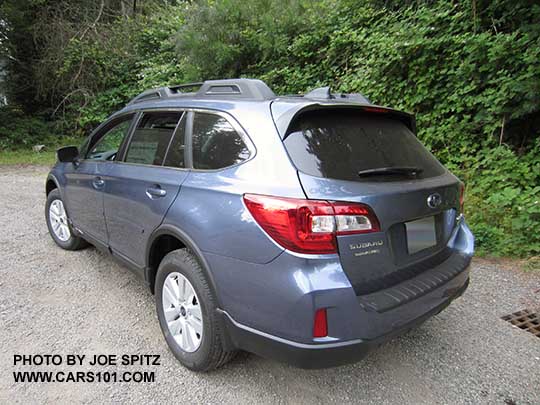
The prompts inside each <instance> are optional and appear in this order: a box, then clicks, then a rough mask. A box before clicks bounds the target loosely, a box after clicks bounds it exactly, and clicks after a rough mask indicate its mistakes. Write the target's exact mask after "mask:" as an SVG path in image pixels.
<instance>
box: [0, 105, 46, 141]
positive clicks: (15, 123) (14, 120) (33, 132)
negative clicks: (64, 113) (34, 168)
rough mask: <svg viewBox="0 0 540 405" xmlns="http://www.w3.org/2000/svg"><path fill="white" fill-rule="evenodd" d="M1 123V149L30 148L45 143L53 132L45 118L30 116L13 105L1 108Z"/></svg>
mask: <svg viewBox="0 0 540 405" xmlns="http://www.w3.org/2000/svg"><path fill="white" fill-rule="evenodd" d="M0 123H2V124H1V125H0V150H14V149H30V148H32V146H34V145H36V144H43V142H44V141H45V140H47V139H50V137H51V136H52V135H51V134H52V133H53V131H52V128H51V125H49V124H47V123H45V122H44V121H43V119H40V118H36V117H29V116H27V115H25V114H24V113H23V112H22V111H20V110H18V109H16V108H11V107H2V108H0Z"/></svg>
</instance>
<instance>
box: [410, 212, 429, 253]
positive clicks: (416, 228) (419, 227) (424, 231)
mask: <svg viewBox="0 0 540 405" xmlns="http://www.w3.org/2000/svg"><path fill="white" fill-rule="evenodd" d="M405 229H406V230H407V249H408V251H409V254H410V255H412V254H413V253H416V252H420V251H421V250H424V249H427V248H430V247H432V246H435V245H436V244H437V236H436V235H435V217H426V218H422V219H417V220H416V221H411V222H405Z"/></svg>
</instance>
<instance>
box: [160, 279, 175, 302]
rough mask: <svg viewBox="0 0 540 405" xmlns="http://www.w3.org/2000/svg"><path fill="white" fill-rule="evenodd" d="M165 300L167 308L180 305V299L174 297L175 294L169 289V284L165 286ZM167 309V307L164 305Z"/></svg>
mask: <svg viewBox="0 0 540 405" xmlns="http://www.w3.org/2000/svg"><path fill="white" fill-rule="evenodd" d="M163 300H164V303H165V302H166V303H167V304H168V305H167V306H171V305H172V306H173V307H176V306H177V305H178V298H177V297H176V296H175V295H174V293H173V292H172V291H171V289H170V288H169V283H167V282H166V283H165V285H164V286H163ZM164 307H165V305H164Z"/></svg>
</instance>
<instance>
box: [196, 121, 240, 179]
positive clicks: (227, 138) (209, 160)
mask: <svg viewBox="0 0 540 405" xmlns="http://www.w3.org/2000/svg"><path fill="white" fill-rule="evenodd" d="M192 142H193V167H194V168H195V169H206V170H212V169H221V168H224V167H228V166H232V165H235V164H237V163H241V162H243V161H244V160H247V159H248V158H249V155H250V152H249V149H248V147H247V146H246V144H245V143H244V141H243V140H242V138H241V136H240V135H239V134H238V133H237V132H236V131H235V129H234V128H233V127H232V125H231V124H230V123H229V122H228V121H227V120H226V119H225V118H223V117H221V116H219V115H216V114H207V113H195V117H194V121H193V141H192Z"/></svg>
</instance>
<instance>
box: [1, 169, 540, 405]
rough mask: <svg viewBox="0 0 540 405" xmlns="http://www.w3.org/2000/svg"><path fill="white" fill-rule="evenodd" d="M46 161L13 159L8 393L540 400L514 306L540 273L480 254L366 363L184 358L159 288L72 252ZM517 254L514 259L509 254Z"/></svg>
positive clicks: (4, 376) (536, 347)
mask: <svg viewBox="0 0 540 405" xmlns="http://www.w3.org/2000/svg"><path fill="white" fill-rule="evenodd" d="M45 174H46V169H45V168H39V167H31V168H13V167H12V168H7V167H3V168H2V167H0V181H1V183H0V184H1V185H2V193H1V195H0V229H2V232H1V234H0V249H1V251H0V253H1V254H0V328H1V335H0V364H1V371H0V373H1V374H0V403H8V401H9V402H12V401H16V402H24V403H38V402H39V403H42V402H55V403H58V402H62V403H64V402H94V401H95V402H98V401H99V402H100V403H103V402H107V403H108V402H128V401H129V402H136V403H142V402H144V403H172V402H179V401H182V402H189V403H276V402H278V403H320V402H325V403H326V402H339V403H341V402H357V403H414V404H418V403H448V404H461V403H474V404H477V403H490V404H492V403H500V404H505V403H506V404H527V403H531V404H533V403H535V404H540V339H538V338H537V337H534V336H533V335H532V334H529V333H526V332H524V331H521V330H519V329H516V328H513V327H511V326H510V325H509V324H508V323H506V322H504V321H502V320H501V319H500V317H501V316H502V315H505V314H508V313H511V312H514V311H517V310H520V309H523V308H534V307H540V302H539V300H540V292H539V289H540V275H539V274H531V273H522V272H520V271H518V270H516V269H514V268H512V265H511V264H510V265H509V264H508V263H507V264H506V265H500V264H494V263H491V262H488V261H483V260H475V261H474V264H473V267H472V276H471V278H472V281H471V285H470V287H469V289H468V291H467V292H466V293H465V294H464V296H463V297H462V298H460V299H459V300H457V301H456V302H454V303H453V304H452V305H451V306H450V307H448V308H447V309H446V310H445V311H443V312H442V313H441V314H439V315H438V316H436V317H434V318H432V319H431V320H429V321H428V322H426V323H425V324H424V325H422V326H421V327H420V328H418V329H416V330H414V331H411V332H410V333H409V334H407V335H405V336H402V337H399V338H396V339H394V340H393V341H391V342H389V343H387V344H385V345H383V346H382V347H381V348H379V349H378V350H376V351H374V352H372V353H370V355H368V357H367V358H366V359H365V360H364V361H362V362H360V363H357V364H354V365H350V366H345V367H340V368H334V369H328V370H310V371H306V370H300V369H295V368H293V367H289V366H287V365H283V364H279V363H276V362H273V361H269V360H265V359H262V358H259V357H256V356H254V355H248V354H241V355H240V356H239V357H238V358H237V359H236V360H234V361H233V362H232V363H230V364H228V365H227V366H225V367H224V368H222V369H220V370H218V371H216V372H212V373H209V374H196V373H193V372H190V371H188V370H186V369H184V368H183V367H182V366H181V365H180V364H179V363H178V362H177V361H176V360H175V359H174V357H173V356H172V354H170V353H169V351H168V349H167V347H166V344H165V341H164V340H163V338H162V335H161V332H160V330H159V326H158V322H157V317H156V314H155V311H154V302H153V296H152V295H151V294H150V293H149V292H148V291H147V290H146V289H145V288H144V287H143V284H142V283H141V282H140V281H139V280H138V279H137V278H136V277H135V276H134V275H132V274H131V273H130V272H129V271H128V270H126V269H124V268H122V267H120V266H119V265H117V264H116V263H115V262H113V261H112V260H111V259H110V258H109V257H107V256H105V255H102V254H101V253H99V252H98V251H96V250H95V249H94V248H89V249H86V250H83V251H80V252H66V251H62V250H61V249H59V248H57V247H56V246H55V245H54V243H53V241H52V240H51V239H50V237H49V236H48V234H47V228H46V226H45V222H44V219H43V204H44V191H43V189H44V180H45ZM510 263H511V262H510ZM53 353H58V354H86V355H93V354H117V355H122V354H157V355H160V356H161V365H160V366H132V367H122V366H109V367H104V368H103V367H102V368H96V367H93V368H91V367H89V366H85V367H82V368H81V367H79V368H77V367H69V366H65V365H62V366H56V367H54V366H53V367H44V366H41V367H31V366H26V367H24V366H17V367H14V365H13V361H14V357H13V356H14V354H53ZM126 369H128V370H140V371H155V373H156V374H155V379H156V381H155V382H154V383H116V384H112V383H95V382H94V383H15V382H14V378H13V374H12V373H13V371H15V370H17V371H21V370H55V371H58V370H62V371H70V370H73V371H74V370H93V371H99V370H102V371H104V370H109V371H114V370H118V371H123V370H126Z"/></svg>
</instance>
